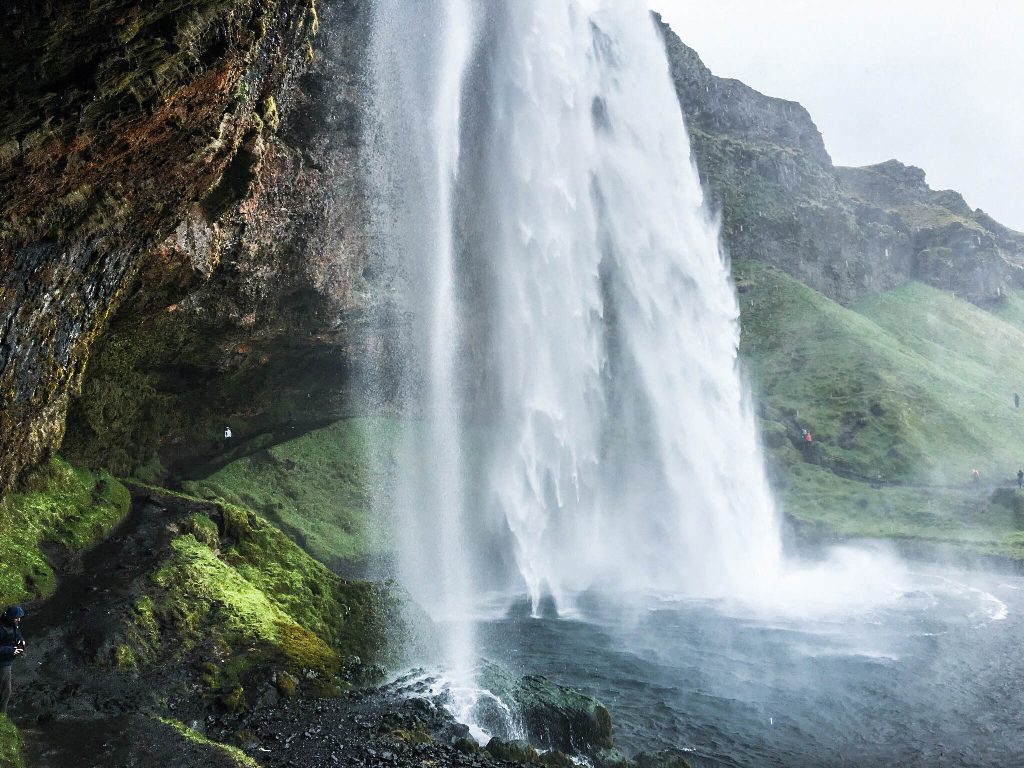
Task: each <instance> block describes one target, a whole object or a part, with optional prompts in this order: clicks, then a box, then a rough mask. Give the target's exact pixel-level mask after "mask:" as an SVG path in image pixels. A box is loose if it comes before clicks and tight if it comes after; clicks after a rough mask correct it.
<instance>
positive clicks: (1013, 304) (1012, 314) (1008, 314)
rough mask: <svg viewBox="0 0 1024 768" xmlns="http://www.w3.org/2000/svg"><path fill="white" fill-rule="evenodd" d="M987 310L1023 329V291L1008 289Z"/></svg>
mask: <svg viewBox="0 0 1024 768" xmlns="http://www.w3.org/2000/svg"><path fill="white" fill-rule="evenodd" d="M989 311H990V312H991V313H992V314H993V315H995V316H996V317H998V318H999V319H1000V320H1002V321H1003V322H1005V323H1009V324H1010V325H1012V326H1014V327H1016V328H1018V329H1020V330H1024V291H1009V292H1008V293H1006V294H1005V295H1004V296H1002V298H1001V299H1000V300H999V301H998V302H997V303H995V304H994V305H992V306H991V307H989ZM1022 388H1024V386H1022ZM1021 394H1024V392H1022V393H1021Z"/></svg>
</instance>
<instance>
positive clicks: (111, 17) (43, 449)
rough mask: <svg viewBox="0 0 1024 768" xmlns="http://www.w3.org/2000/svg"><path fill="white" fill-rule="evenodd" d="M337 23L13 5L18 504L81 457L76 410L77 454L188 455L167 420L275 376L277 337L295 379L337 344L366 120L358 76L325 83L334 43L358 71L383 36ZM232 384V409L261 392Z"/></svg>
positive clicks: (1, 397)
mask: <svg viewBox="0 0 1024 768" xmlns="http://www.w3.org/2000/svg"><path fill="white" fill-rule="evenodd" d="M321 14H323V11H322V10H321V11H320V12H319V13H318V9H317V7H316V5H315V0H153V1H152V2H145V3H142V2H137V1H130V0H104V1H103V2H92V3H88V4H85V3H79V2H71V1H70V0H69V1H67V2H59V1H51V2H46V3H42V4H40V3H30V2H11V3H6V4H4V6H3V9H0V20H2V22H3V25H2V32H0V48H2V49H3V51H4V54H3V56H2V57H0V92H2V93H4V103H3V109H0V210H2V211H3V214H4V215H3V218H2V219H0V281H2V282H0V493H2V492H3V490H4V489H6V488H9V487H10V486H11V485H12V483H13V482H14V481H15V480H16V478H17V477H18V476H19V474H20V473H21V472H22V471H23V470H24V469H25V468H27V467H30V466H32V465H34V464H36V463H37V462H39V461H40V460H41V459H43V458H44V457H46V456H47V455H48V454H50V453H51V452H52V451H54V450H55V449H56V448H57V447H58V446H59V445H60V444H61V440H62V438H63V435H64V429H65V415H66V413H67V411H68V406H69V402H72V401H73V406H72V413H73V417H72V419H71V424H72V427H71V430H70V431H71V433H72V434H71V435H69V446H68V448H69V450H70V452H72V453H77V454H80V455H81V456H82V457H85V458H88V459H91V460H93V461H91V463H96V464H102V465H110V466H114V467H115V469H117V470H119V471H124V472H127V471H130V470H131V469H132V468H134V467H135V466H137V465H139V464H140V463H142V461H144V460H146V459H152V458H153V457H154V456H155V453H154V451H153V450H150V449H152V448H154V447H155V446H157V445H158V444H160V443H167V442H168V432H169V424H168V423H167V421H166V417H165V416H163V415H161V414H166V412H167V410H168V407H170V408H171V409H172V410H173V407H174V406H182V407H183V408H185V409H186V410H194V409H195V408H196V407H197V404H202V403H204V402H206V401H208V400H209V399H210V397H211V396H212V395H215V394H216V391H213V392H212V393H211V390H210V389H208V388H207V389H204V388H203V387H202V384H203V383H204V382H207V383H208V382H209V381H211V380H214V379H225V378H230V375H229V374H231V373H232V372H237V371H238V370H239V369H243V368H245V367H246V366H247V365H248V366H249V367H254V366H255V367H259V362H260V361H264V360H266V359H267V354H266V353H265V352H263V351H261V349H260V346H261V344H263V343H264V342H265V341H266V340H267V339H270V338H272V337H273V336H274V333H275V331H283V332H286V333H287V335H288V339H289V344H291V345H292V346H293V347H294V350H295V351H294V353H293V354H292V356H291V357H290V358H289V360H288V363H287V364H286V365H283V366H282V368H283V370H285V371H296V370H308V368H309V365H308V363H309V355H310V352H309V350H310V349H311V348H316V347H317V346H322V345H319V344H318V340H320V339H321V338H322V335H323V333H324V332H325V329H328V330H329V331H333V332H335V333H336V332H337V329H338V325H339V322H338V312H339V311H341V310H340V309H339V308H341V309H347V308H351V307H353V306H354V305H355V303H356V302H355V300H354V298H353V286H354V285H355V283H356V279H355V276H354V275H353V270H356V271H357V270H358V268H359V267H358V266H357V264H358V259H356V258H355V257H353V258H351V259H346V258H338V256H339V251H343V252H351V253H358V252H359V251H360V249H361V248H362V245H361V242H360V239H361V237H362V235H361V230H360V228H359V227H358V226H356V225H355V223H354V222H353V221H352V219H353V217H354V216H355V217H356V218H358V216H357V214H353V211H355V210H357V209H358V206H356V205H347V201H348V200H350V199H354V198H356V197H358V195H357V193H356V192H355V191H354V189H353V184H354V183H355V181H354V179H355V178H356V176H357V174H355V173H354V172H353V170H352V168H353V167H354V162H353V161H352V157H351V155H352V152H351V151H348V152H347V151H346V150H348V149H351V145H352V144H353V141H352V138H351V137H352V136H353V135H354V132H355V131H356V129H357V127H358V126H357V123H358V110H357V109H356V108H355V107H354V106H353V104H354V97H353V95H352V94H353V90H354V86H353V85H352V83H351V77H350V75H351V74H352V73H351V72H338V71H336V70H335V71H325V66H324V65H323V64H318V58H317V55H316V54H315V53H314V46H317V47H318V49H319V50H320V51H321V52H325V51H329V52H330V54H331V55H330V56H322V59H321V60H322V61H342V62H345V61H349V62H351V61H358V60H359V56H358V55H356V56H353V55H349V54H350V51H349V50H348V49H347V47H348V46H351V45H353V44H356V43H353V41H359V40H362V39H364V38H365V30H362V29H360V28H359V25H360V24H361V13H360V7H359V4H358V3H356V2H347V1H346V0H338V2H334V3H331V4H330V7H329V9H328V10H327V12H326V14H325V15H326V16H327V17H328V18H329V19H330V21H331V32H330V33H329V34H318V32H319V29H320V26H321ZM326 69H327V70H329V69H330V68H329V67H326ZM328 316H330V319H327V318H328ZM295 318H300V319H295ZM318 318H319V319H320V320H318ZM321 321H322V322H321ZM101 333H102V334H103V336H102V341H101V342H100V343H99V344H97V343H96V342H97V339H98V338H100V335H101ZM147 334H151V335H147ZM328 341H333V339H328ZM253 361H255V363H254V362H253ZM87 363H88V366H87ZM86 370H89V371H90V375H89V377H88V379H87V380H86V384H85V388H86V391H85V392H84V393H83V392H82V387H83V374H84V373H85V371H86ZM154 370H157V371H159V374H160V376H159V377H157V376H156V375H155V374H154ZM243 378H249V379H255V378H258V377H254V376H248V377H243ZM280 378H281V379H282V380H285V379H287V376H285V375H284V374H282V375H281V377H280ZM234 384H235V385H237V386H238V387H241V388H243V389H244V390H245V391H244V392H243V393H242V394H239V393H238V392H235V395H234V403H233V404H232V407H233V408H234V409H236V410H237V402H238V401H239V400H244V401H246V402H247V403H249V404H250V406H252V404H253V403H254V402H255V401H256V400H258V394H259V386H255V387H252V385H251V384H250V383H239V382H238V381H237V380H236V381H234ZM306 389H308V387H307V388H306ZM181 391H188V392H189V393H190V395H189V398H190V399H189V400H187V401H186V402H179V401H178V400H177V399H176V398H177V397H178V395H179V394H180V392H181ZM303 394H304V395H305V396H307V397H309V396H310V392H308V391H306V392H304V393H303ZM213 405H214V408H213V410H214V411H218V409H217V408H216V407H215V406H216V403H214V404H213ZM211 418H217V420H218V421H222V420H223V416H222V415H221V414H220V413H219V412H216V413H215V415H214V416H211ZM222 426H223V425H222ZM185 429H187V430H188V432H189V435H188V436H189V439H190V440H191V441H192V442H193V443H196V444H198V443H199V442H201V441H202V440H203V439H204V438H205V435H204V434H202V433H199V434H196V432H195V425H194V424H189V425H187V426H186V427H185ZM140 445H144V446H148V447H140Z"/></svg>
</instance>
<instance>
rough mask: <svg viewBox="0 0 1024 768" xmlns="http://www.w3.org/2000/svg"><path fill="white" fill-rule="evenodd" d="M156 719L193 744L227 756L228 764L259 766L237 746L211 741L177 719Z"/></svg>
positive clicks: (243, 766) (247, 767)
mask: <svg viewBox="0 0 1024 768" xmlns="http://www.w3.org/2000/svg"><path fill="white" fill-rule="evenodd" d="M157 720H158V721H159V722H161V723H163V724H164V725H166V726H167V727H168V728H170V729H171V730H173V731H175V732H176V733H178V734H179V735H180V736H181V737H182V738H184V739H187V740H188V741H190V742H192V743H193V744H198V745H200V746H203V747H208V748H210V749H211V750H212V751H214V752H215V753H217V754H218V755H219V756H220V757H222V758H225V757H226V758H229V764H231V765H234V766H237V768H260V764H259V763H258V762H256V761H255V760H253V759H252V758H251V757H249V756H248V755H247V754H245V752H243V751H242V750H240V749H238V747H233V746H231V745H229V744H221V743H219V742H216V741H212V740H210V739H208V738H206V737H205V736H203V735H202V734H201V733H199V732H197V731H194V730H192V729H191V728H189V727H188V726H187V725H185V724H184V723H182V722H180V721H178V720H171V719H169V718H164V717H160V718H157Z"/></svg>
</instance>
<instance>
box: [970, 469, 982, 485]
mask: <svg viewBox="0 0 1024 768" xmlns="http://www.w3.org/2000/svg"><path fill="white" fill-rule="evenodd" d="M971 480H972V481H973V482H974V484H975V485H977V484H978V483H980V482H981V472H979V471H978V470H977V469H972V470H971Z"/></svg>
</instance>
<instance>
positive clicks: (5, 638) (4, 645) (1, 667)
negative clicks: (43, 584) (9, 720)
mask: <svg viewBox="0 0 1024 768" xmlns="http://www.w3.org/2000/svg"><path fill="white" fill-rule="evenodd" d="M24 615H25V611H24V609H23V608H22V607H21V606H20V605H10V606H8V607H7V610H5V611H4V614H3V616H0V712H2V713H3V714H5V715H6V714H7V704H8V703H9V702H10V700H11V692H12V688H11V667H12V666H13V665H14V660H15V659H16V658H18V657H19V656H21V654H23V653H24V652H25V638H24V637H22V636H21V626H20V625H21V619H22V617H23V616H24Z"/></svg>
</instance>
